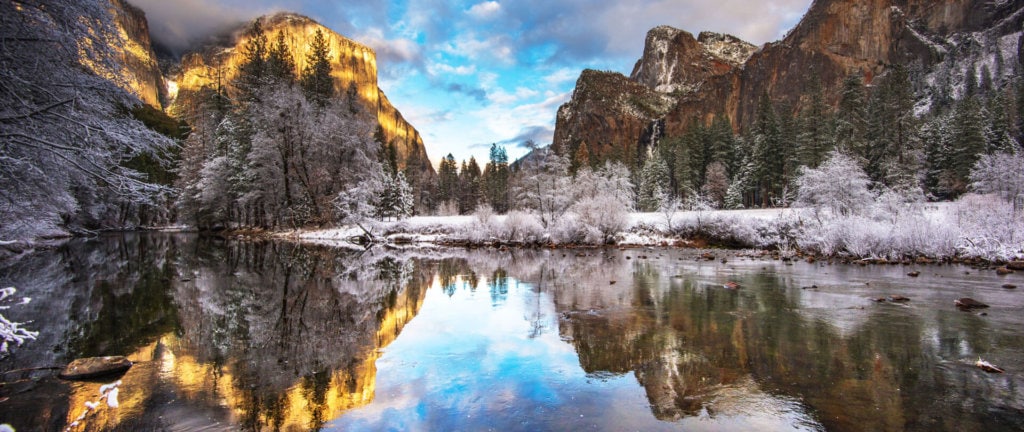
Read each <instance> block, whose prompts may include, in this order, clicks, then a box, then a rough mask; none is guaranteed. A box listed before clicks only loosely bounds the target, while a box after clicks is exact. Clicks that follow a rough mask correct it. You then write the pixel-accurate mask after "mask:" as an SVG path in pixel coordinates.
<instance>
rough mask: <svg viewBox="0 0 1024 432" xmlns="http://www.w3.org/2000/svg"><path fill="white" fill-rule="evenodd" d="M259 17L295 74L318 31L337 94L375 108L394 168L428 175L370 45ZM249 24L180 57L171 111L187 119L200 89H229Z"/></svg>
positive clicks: (284, 17)
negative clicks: (284, 48) (381, 82)
mask: <svg viewBox="0 0 1024 432" xmlns="http://www.w3.org/2000/svg"><path fill="white" fill-rule="evenodd" d="M261 19H262V22H261V24H262V26H263V31H264V33H265V34H266V36H267V40H268V43H269V44H271V45H272V44H273V43H274V41H276V40H277V35H278V33H280V32H284V34H285V42H286V44H287V45H288V47H289V49H290V51H291V54H292V57H293V58H294V60H295V64H296V69H297V70H296V74H298V73H299V72H300V71H302V70H303V69H304V68H305V67H306V63H307V55H308V54H309V51H310V50H309V42H310V41H311V40H313V37H314V35H315V34H316V32H317V30H320V31H322V32H323V34H324V37H325V38H326V39H327V43H328V46H329V50H330V58H331V62H332V66H333V70H332V76H333V77H334V89H335V92H336V94H337V95H339V97H347V95H348V94H349V92H351V91H352V90H354V91H355V94H357V95H358V96H359V98H360V99H361V100H362V102H363V104H364V106H365V107H367V108H368V109H370V110H372V111H373V112H375V114H376V117H377V123H378V124H379V125H380V127H381V130H382V131H383V136H384V139H385V142H387V143H392V144H393V145H394V146H395V148H396V150H397V155H398V165H399V169H405V167H406V165H407V164H408V163H409V161H415V163H417V164H418V166H419V168H418V170H419V171H421V172H424V171H429V173H430V174H433V172H434V171H433V167H432V166H431V164H430V161H429V159H428V158H427V154H426V149H425V147H424V145H423V139H422V137H420V134H419V132H418V131H417V130H416V128H414V127H413V126H412V125H411V124H409V122H408V121H406V120H405V118H404V117H403V116H402V113H401V112H399V111H398V109H396V108H395V107H394V106H393V105H391V102H390V101H389V100H388V98H387V96H385V95H384V92H383V91H381V89H380V88H379V87H378V86H377V55H376V53H375V52H374V51H373V49H371V48H370V47H367V46H365V45H362V44H360V43H358V42H355V41H352V40H350V39H348V38H345V37H344V36H341V35H339V34H337V33H335V32H334V31H332V30H331V29H328V28H326V27H324V26H322V25H320V24H319V23H317V22H316V21H313V20H312V19H309V18H307V17H304V16H301V15H296V14H291V13H279V14H275V15H271V16H266V17H263V18H261ZM250 26H251V23H249V24H246V25H245V26H243V27H242V28H240V29H238V30H236V31H235V34H234V36H233V37H231V38H227V39H226V40H224V41H222V42H220V43H216V44H214V45H211V46H207V47H205V48H204V49H202V50H200V51H198V52H192V53H188V54H185V55H184V56H183V57H182V63H181V70H180V72H178V73H177V74H176V76H174V77H173V78H172V80H171V81H170V86H171V87H172V91H170V92H169V93H170V95H169V96H170V97H171V104H170V110H171V112H172V113H174V114H176V115H181V116H185V117H187V116H188V112H189V111H190V107H191V106H193V102H194V99H195V97H196V95H197V94H198V93H199V92H200V91H201V90H202V89H203V88H204V87H207V88H209V87H215V86H217V85H218V81H219V82H220V85H223V86H226V87H228V91H229V93H230V91H231V89H230V87H229V83H230V82H231V81H232V79H234V77H235V76H236V75H237V73H238V67H239V65H240V64H241V63H242V61H243V52H244V47H245V44H246V43H247V42H248V40H249V38H248V36H247V35H246V34H245V33H246V30H247V29H248V28H249V27H250Z"/></svg>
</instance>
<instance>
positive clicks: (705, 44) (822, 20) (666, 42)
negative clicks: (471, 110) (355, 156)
mask: <svg viewBox="0 0 1024 432" xmlns="http://www.w3.org/2000/svg"><path fill="white" fill-rule="evenodd" d="M1022 23H1024V5H1021V4H1020V2H1011V1H1001V2H990V1H983V0H939V1H935V0H864V1H861V0H816V1H814V3H813V4H812V5H811V7H810V9H809V10H808V11H807V13H806V14H805V15H804V17H803V19H802V20H801V21H800V23H799V24H797V26H796V27H794V28H793V30H791V31H790V32H789V33H788V34H787V35H786V37H785V38H783V39H782V40H781V41H777V42H772V43H768V44H765V45H764V46H762V47H761V48H760V49H755V48H754V47H752V46H751V45H749V44H746V43H745V42H742V41H739V40H738V39H735V38H734V37H732V36H728V35H718V34H713V33H701V35H700V37H699V38H697V39H695V38H694V37H693V35H691V34H690V33H687V32H685V31H682V30H677V29H673V28H671V27H657V28H655V29H652V30H651V31H650V32H649V33H648V35H647V39H646V46H645V48H644V55H643V57H641V58H640V60H639V61H637V63H636V66H635V67H634V69H633V73H632V74H631V76H630V78H629V81H632V82H633V83H639V84H642V85H643V86H645V87H647V88H649V89H651V90H652V91H656V92H662V93H664V94H665V95H666V96H668V97H670V98H671V99H672V101H671V105H672V108H671V109H670V110H669V111H668V112H666V113H665V114H663V115H662V116H659V118H663V119H664V123H665V125H664V128H665V134H666V135H678V134H681V133H682V132H684V131H685V129H686V128H687V127H688V126H689V125H691V124H692V121H693V119H700V120H703V121H710V120H711V119H712V118H713V117H714V116H716V115H722V114H724V115H727V116H729V118H730V120H731V121H732V123H733V126H734V127H735V128H736V129H737V130H741V129H743V128H744V127H745V126H746V125H748V124H750V123H751V122H752V121H753V118H754V113H755V111H756V108H757V99H758V97H759V96H760V95H761V94H762V93H763V92H767V93H768V94H769V95H770V96H771V97H772V99H773V100H775V101H776V102H777V103H785V104H788V106H789V107H791V108H792V109H794V110H795V109H799V107H800V104H801V102H802V99H801V97H802V96H803V93H804V91H805V90H804V89H805V88H806V86H807V85H808V83H809V81H810V78H811V77H817V78H818V79H819V80H820V82H821V84H822V87H823V88H824V90H825V93H826V95H825V96H826V99H827V100H828V101H829V102H830V103H832V104H835V103H837V102H838V98H839V90H840V87H841V84H842V81H843V79H844V78H845V77H846V76H847V75H848V74H850V73H854V72H860V73H862V74H863V76H864V78H865V81H866V82H867V83H869V84H870V83H871V82H872V80H874V79H875V77H877V76H879V75H883V74H885V73H886V71H887V70H888V68H889V67H890V66H891V65H893V64H896V63H902V64H907V65H915V64H917V65H920V67H921V70H923V71H924V72H926V73H927V72H928V71H929V70H930V69H932V68H933V67H935V66H936V65H938V64H939V63H941V62H942V61H943V60H944V58H945V57H946V56H947V54H949V53H956V55H957V56H963V54H964V53H963V50H964V47H963V45H964V44H962V43H960V44H958V43H957V38H964V37H966V38H970V39H972V40H984V39H993V40H999V41H1000V42H999V43H1000V44H1002V39H1007V38H1011V39H1012V37H1011V36H1012V35H1013V34H1015V33H1020V29H1021V25H1022ZM1014 40H1016V39H1014ZM977 45H982V46H984V45H985V44H984V43H975V46H977ZM991 45H996V44H991ZM1004 51H1007V50H1004ZM1010 51H1013V53H1014V54H1015V55H1019V54H1017V51H1016V50H1010ZM967 55H970V56H985V55H987V56H992V55H993V54H992V53H981V54H978V53H977V52H970V53H967ZM1012 62H1013V60H1012V59H1010V58H1006V63H1007V64H1011V63H1012ZM961 74H962V72H961ZM585 75H586V72H584V76H585ZM584 76H581V77H580V81H578V82H577V88H576V91H575V93H574V95H573V100H571V101H570V102H569V103H567V104H566V105H564V106H562V108H561V109H560V110H559V112H558V119H557V123H556V126H555V144H556V145H557V146H561V147H563V148H572V147H575V146H577V145H578V141H579V140H580V139H582V138H584V137H585V136H586V138H588V139H589V140H600V141H603V142H611V143H632V144H633V145H636V143H639V142H641V141H642V140H644V139H646V138H645V137H643V134H642V133H640V134H639V135H638V133H637V129H636V128H625V127H622V128H608V127H607V125H609V124H614V123H616V122H623V121H627V122H628V121H631V120H621V119H608V118H606V115H605V114H606V113H607V111H608V108H607V107H598V108H590V109H594V111H586V110H587V109H588V107H592V106H593V104H590V105H586V104H580V103H578V100H587V99H594V98H597V97H600V98H603V99H605V100H615V99H616V95H615V94H608V93H603V94H594V95H589V94H587V93H588V92H591V91H593V90H594V89H593V88H592V87H587V86H581V85H580V83H585V81H586V80H584ZM624 79H625V77H623V80H624ZM620 87H621V89H622V91H621V92H619V93H620V94H624V93H635V92H636V90H634V89H633V88H632V87H631V86H629V85H621V86H620ZM612 90H614V89H612ZM569 118H571V119H575V121H572V122H567V121H563V119H569ZM587 119H592V120H594V122H588V120H587ZM594 130H601V131H606V132H607V134H606V135H599V136H596V137H594V136H587V135H593V133H591V132H589V131H594Z"/></svg>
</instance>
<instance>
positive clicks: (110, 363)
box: [58, 356, 132, 380]
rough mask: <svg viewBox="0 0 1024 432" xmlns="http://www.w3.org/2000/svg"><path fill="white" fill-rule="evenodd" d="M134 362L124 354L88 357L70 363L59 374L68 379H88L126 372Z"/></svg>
mask: <svg viewBox="0 0 1024 432" xmlns="http://www.w3.org/2000/svg"><path fill="white" fill-rule="evenodd" d="M131 367H132V362H131V361H129V360H128V359H127V358H124V357H123V356H108V357H86V358H80V359H77V360H75V361H73V362H71V363H70V364H68V365H67V366H66V367H65V368H64V370H62V371H61V372H60V374H59V375H58V376H59V377H60V378H61V379H66V380H86V379H91V378H99V377H102V376H107V375H114V374H119V373H123V372H126V371H127V370H128V369H129V368H131Z"/></svg>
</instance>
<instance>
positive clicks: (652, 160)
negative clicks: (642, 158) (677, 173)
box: [639, 152, 671, 212]
mask: <svg viewBox="0 0 1024 432" xmlns="http://www.w3.org/2000/svg"><path fill="white" fill-rule="evenodd" d="M669 188H670V185H669V170H668V164H666V163H665V160H664V159H662V157H661V154H660V153H659V152H654V153H652V154H651V156H650V157H649V158H647V161H646V162H644V167H643V169H641V170H640V193H639V200H640V211H645V212H653V211H657V210H658V208H659V207H660V206H661V203H662V200H663V199H664V195H665V194H670V193H671V192H670V190H669Z"/></svg>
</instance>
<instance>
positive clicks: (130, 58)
mask: <svg viewBox="0 0 1024 432" xmlns="http://www.w3.org/2000/svg"><path fill="white" fill-rule="evenodd" d="M111 5H112V6H113V7H112V9H111V11H112V13H113V15H114V25H115V26H116V28H117V31H118V32H119V33H120V35H119V36H120V38H121V40H122V45H121V46H120V47H118V48H115V49H117V50H119V53H118V54H119V57H120V64H121V70H120V71H119V72H118V73H117V75H118V76H117V77H116V78H117V79H116V81H117V82H118V83H119V84H120V85H121V86H122V87H124V88H125V89H126V90H128V91H129V92H131V93H132V94H134V95H135V96H138V98H139V99H140V100H142V102H143V103H146V104H148V105H150V106H153V107H154V108H161V107H162V105H161V97H162V96H163V92H164V78H163V74H161V72H160V66H159V64H158V63H157V58H156V54H155V53H154V52H153V44H152V42H151V41H150V37H149V23H148V22H147V21H146V14H145V13H144V12H142V10H141V9H139V8H137V7H135V6H132V5H131V4H128V3H127V2H126V1H124V0H111Z"/></svg>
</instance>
